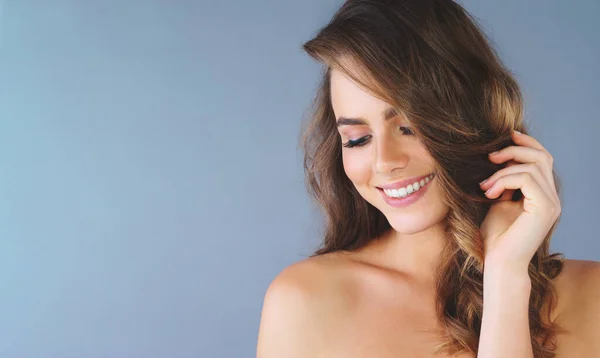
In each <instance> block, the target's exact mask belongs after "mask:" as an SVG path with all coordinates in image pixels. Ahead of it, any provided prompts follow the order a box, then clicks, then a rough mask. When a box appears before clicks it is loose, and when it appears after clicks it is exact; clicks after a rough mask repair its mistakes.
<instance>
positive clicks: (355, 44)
mask: <svg viewBox="0 0 600 358" xmlns="http://www.w3.org/2000/svg"><path fill="white" fill-rule="evenodd" d="M303 49H304V50H305V51H306V53H308V54H309V55H310V57H312V58H313V59H315V60H316V61H318V62H320V63H321V64H322V65H324V66H323V72H322V79H321V82H320V84H319V87H318V90H317V92H316V97H315V99H314V103H313V106H312V107H311V113H310V116H309V118H308V120H307V121H306V122H305V123H304V124H303V128H302V135H301V146H302V147H303V148H302V149H303V151H304V170H305V183H306V186H307V189H308V192H309V195H310V196H311V198H312V199H313V200H315V201H316V203H317V204H319V205H320V207H321V209H322V210H323V212H324V214H325V219H326V222H325V227H324V238H323V242H322V245H321V247H320V248H318V249H317V250H316V251H315V252H314V253H313V254H312V255H311V256H318V255H322V254H325V253H329V252H334V251H338V250H349V251H352V250H357V249H359V248H361V247H364V246H365V245H367V244H368V243H369V242H371V241H372V240H375V239H377V238H378V237H380V236H381V235H382V234H383V233H385V232H387V231H388V230H390V229H391V226H390V224H389V222H388V221H387V219H386V218H385V216H384V215H383V214H382V213H381V212H380V211H379V210H378V209H377V208H375V207H374V206H372V205H371V204H370V203H368V202H367V201H366V200H365V199H364V198H362V197H361V196H360V194H359V193H358V191H357V190H356V189H355V187H354V186H353V184H352V182H351V181H350V180H349V178H348V177H347V176H346V174H345V172H344V168H343V163H342V153H341V147H342V143H341V139H340V136H339V135H338V132H337V128H336V124H335V115H334V112H333V109H332V105H331V98H330V74H331V70H332V69H336V70H339V71H342V72H343V73H344V74H345V75H347V76H348V77H349V78H351V79H352V80H353V81H355V82H356V83H357V84H359V85H361V86H362V87H363V88H366V89H368V90H369V91H370V92H371V93H373V94H374V95H375V96H377V97H378V98H380V99H382V100H383V101H385V102H387V103H388V104H390V105H392V106H394V107H396V108H397V109H398V110H399V113H404V114H406V116H407V119H408V121H409V123H410V124H411V125H412V128H413V130H414V131H415V133H416V135H417V136H418V137H419V138H420V140H421V141H422V143H423V145H424V146H425V147H426V149H427V150H428V152H429V154H430V155H431V156H432V157H433V159H434V162H435V173H436V175H437V180H438V183H439V185H440V186H441V188H442V191H443V192H444V198H443V200H444V202H445V203H446V204H447V205H448V206H449V212H448V215H447V217H446V218H445V221H446V223H447V225H446V228H447V229H446V234H447V239H448V240H447V244H446V245H447V246H446V248H445V249H444V250H443V253H442V255H441V257H440V260H439V267H438V271H437V274H436V282H437V287H436V310H437V315H438V319H439V321H440V322H441V324H442V327H443V331H444V339H443V340H442V341H441V343H440V344H438V345H436V346H435V347H434V349H433V353H440V352H445V353H448V354H454V353H459V352H463V351H470V352H473V353H477V347H478V342H479V334H480V329H481V318H482V312H483V263H484V250H483V240H482V238H481V234H480V225H481V223H482V221H483V219H484V218H485V215H486V214H487V212H488V210H489V208H490V205H491V204H492V203H493V202H494V201H493V200H491V199H489V198H487V197H485V195H484V194H483V193H482V191H481V189H480V187H479V182H480V181H481V180H483V179H484V178H487V177H489V176H490V175H492V174H493V173H494V172H496V171H497V170H499V169H501V168H502V167H505V166H506V164H505V163H503V164H500V165H498V164H494V163H491V162H490V161H489V159H488V155H487V153H490V152H492V151H495V150H498V149H501V148H504V147H506V146H508V145H512V144H514V143H513V142H512V140H511V132H512V130H513V129H516V130H518V131H520V132H522V133H528V130H527V128H526V125H525V123H524V121H523V98H522V94H521V91H520V89H519V86H518V84H517V83H516V81H515V79H514V76H513V75H512V73H511V72H510V71H509V70H508V69H507V68H506V67H505V66H504V65H503V63H502V61H501V60H500V58H499V56H498V54H497V53H496V51H495V50H494V49H493V47H492V46H491V45H490V40H489V39H488V38H487V37H486V35H485V33H484V32H483V31H482V30H481V28H480V26H479V24H478V22H477V21H476V19H475V18H474V17H473V16H472V15H470V14H469V13H468V12H467V11H466V10H465V9H464V8H463V7H462V6H461V5H459V4H458V3H456V2H454V1H452V0H347V1H346V2H345V3H344V4H343V5H342V6H341V8H340V9H339V10H338V11H337V12H336V13H335V15H334V16H333V18H332V19H331V21H330V22H329V23H328V24H327V25H326V26H324V27H323V28H321V29H320V30H319V31H318V33H317V34H316V36H315V37H314V38H312V39H311V40H310V41H308V42H306V43H304V44H303ZM553 176H554V180H555V183H556V186H557V190H558V193H559V198H560V197H561V183H560V181H559V178H558V176H557V174H556V171H554V169H553ZM521 197H522V193H521V192H520V190H517V191H516V192H515V194H514V196H513V200H517V199H520V198H521ZM559 220H560V217H559ZM559 220H557V221H556V222H555V223H554V225H553V226H552V228H551V229H550V231H549V233H548V234H547V236H546V237H545V239H544V241H543V243H542V244H541V246H540V247H539V249H538V250H537V252H536V253H535V255H534V257H533V259H532V260H531V262H530V264H529V276H530V278H531V282H532V290H531V295H530V302H529V324H530V333H531V343H532V345H533V351H534V356H535V357H554V356H555V354H554V353H553V352H554V351H555V349H556V341H555V338H556V334H557V333H558V332H562V331H563V329H562V328H561V327H559V326H558V325H557V324H556V322H551V312H552V309H553V308H554V307H555V305H556V301H557V297H556V295H557V293H556V290H555V287H554V285H553V283H552V281H551V280H552V279H554V278H555V277H557V276H558V275H559V274H560V272H561V271H562V267H563V261H564V256H563V255H562V254H561V253H555V254H552V255H550V254H549V248H550V238H551V236H552V234H553V232H554V230H555V228H556V225H557V224H558V222H559ZM546 304H547V305H548V306H545V305H546ZM544 307H546V308H547V310H545V309H544ZM544 315H547V318H546V319H545V320H544V319H543V317H544Z"/></svg>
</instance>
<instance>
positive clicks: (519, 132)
mask: <svg viewBox="0 0 600 358" xmlns="http://www.w3.org/2000/svg"><path fill="white" fill-rule="evenodd" d="M514 132H515V133H517V134H523V133H521V132H519V131H517V130H515V131H514Z"/></svg>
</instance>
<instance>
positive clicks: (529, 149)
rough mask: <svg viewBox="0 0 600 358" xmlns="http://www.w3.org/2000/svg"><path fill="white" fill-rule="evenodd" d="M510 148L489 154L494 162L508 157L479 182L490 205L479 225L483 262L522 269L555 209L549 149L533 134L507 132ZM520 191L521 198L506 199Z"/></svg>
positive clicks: (557, 205) (558, 207) (557, 212)
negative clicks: (511, 143)
mask: <svg viewBox="0 0 600 358" xmlns="http://www.w3.org/2000/svg"><path fill="white" fill-rule="evenodd" d="M512 137H513V142H514V143H515V144H517V145H516V146H509V147H506V148H503V149H501V150H499V151H497V152H495V153H491V154H490V160H491V161H492V162H494V163H497V164H499V163H503V162H506V161H509V160H510V161H511V162H509V163H508V166H507V167H505V168H503V169H501V170H499V171H497V172H496V173H494V174H493V175H492V176H490V177H489V178H488V179H487V180H485V181H484V182H482V183H481V184H480V185H481V189H483V190H487V191H486V193H485V195H486V196H487V197H488V198H491V199H496V198H498V201H497V202H495V203H493V204H492V206H491V207H490V210H489V212H488V214H487V216H486V217H485V219H484V221H483V223H482V225H481V228H480V229H481V234H482V237H483V240H484V249H485V263H486V264H490V263H493V264H494V265H511V266H512V267H514V268H518V269H525V272H527V268H528V266H529V262H530V261H531V258H532V257H533V255H534V254H535V252H536V251H537V249H538V248H539V246H540V245H541V243H542V241H543V240H544V238H545V236H546V235H547V234H548V232H549V230H550V228H551V227H552V225H553V224H554V223H555V222H556V220H557V219H558V216H559V215H560V212H561V205H560V200H559V198H558V194H557V192H556V186H555V183H554V178H553V175H552V163H553V159H552V156H551V155H550V153H548V151H547V150H546V149H545V148H544V147H543V146H542V145H541V144H540V143H539V142H538V141H537V140H535V139H534V138H533V137H531V136H528V135H526V134H521V133H519V132H516V131H515V132H513V134H512ZM516 189H520V190H521V192H522V193H523V198H522V199H520V200H519V201H512V200H511V198H512V194H513V193H514V191H515V190H516Z"/></svg>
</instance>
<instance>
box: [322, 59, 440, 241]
mask: <svg viewBox="0 0 600 358" xmlns="http://www.w3.org/2000/svg"><path fill="white" fill-rule="evenodd" d="M331 101H332V106H333V110H334V113H335V117H336V121H337V122H338V131H339V134H340V136H341V139H342V144H343V145H344V147H342V159H343V165H344V171H345V172H346V175H347V176H348V178H349V179H350V180H351V181H352V183H353V184H354V186H355V187H356V189H357V191H358V192H359V193H360V195H361V196H362V197H363V198H364V199H365V200H367V201H368V202H369V203H371V205H373V206H375V207H376V208H377V209H379V210H380V211H381V212H382V213H383V214H384V215H385V216H386V218H387V219H388V221H389V223H390V225H391V226H392V227H393V228H394V230H396V231H397V232H399V233H402V234H414V233H419V232H422V231H424V230H426V229H428V228H430V227H432V226H434V225H436V224H439V223H440V222H442V221H443V219H444V218H445V217H446V214H447V213H448V207H447V206H446V205H445V204H444V203H443V201H442V194H443V193H442V191H441V188H440V186H439V185H438V182H437V178H436V177H435V176H434V177H433V179H431V180H430V181H429V182H427V181H426V180H425V179H423V181H421V178H423V177H425V176H427V175H429V174H432V173H433V171H434V161H433V158H432V157H431V156H430V155H429V153H428V152H427V150H426V149H425V147H424V146H423V145H422V144H421V141H420V140H419V138H417V137H416V136H415V135H413V132H412V131H411V128H410V126H409V123H408V122H407V121H406V120H405V119H404V118H403V116H402V114H396V113H394V112H393V111H391V112H390V111H388V108H389V107H390V106H389V105H388V104H387V103H385V102H383V101H381V100H380V99H378V98H376V97H373V96H372V95H371V94H369V93H368V92H366V91H364V90H363V89H362V88H361V87H359V86H357V85H356V84H355V83H354V82H352V81H351V80H350V79H349V78H347V77H346V76H345V75H343V74H342V73H341V72H339V71H337V70H333V71H332V74H331ZM386 114H387V115H386ZM386 117H389V118H386ZM340 118H346V119H347V118H351V119H360V120H362V121H364V123H363V124H361V123H360V120H359V121H358V123H356V122H357V121H348V120H342V121H341V122H342V123H347V124H342V123H340ZM348 122H350V123H348ZM349 140H351V141H355V142H357V143H356V144H357V145H356V146H354V147H351V148H350V147H347V146H346V145H347V144H348V143H349V142H348V141H349ZM361 144H362V145H361ZM411 178H412V179H411ZM406 179H411V180H410V182H411V183H414V182H419V189H418V190H417V191H414V189H415V187H412V189H409V188H408V186H407V185H406V184H403V185H401V187H403V188H404V189H406V192H403V191H402V190H401V189H400V190H399V191H398V192H396V193H391V194H392V195H403V194H408V192H411V191H413V193H412V194H408V195H407V196H405V197H404V198H403V199H393V198H390V199H386V198H387V194H386V193H385V191H384V190H382V189H381V188H382V187H386V186H389V185H391V184H394V183H397V182H400V181H404V180H406ZM421 183H424V184H425V185H424V186H423V187H421V185H420V184H421ZM411 186H412V185H411ZM415 199H416V200H415Z"/></svg>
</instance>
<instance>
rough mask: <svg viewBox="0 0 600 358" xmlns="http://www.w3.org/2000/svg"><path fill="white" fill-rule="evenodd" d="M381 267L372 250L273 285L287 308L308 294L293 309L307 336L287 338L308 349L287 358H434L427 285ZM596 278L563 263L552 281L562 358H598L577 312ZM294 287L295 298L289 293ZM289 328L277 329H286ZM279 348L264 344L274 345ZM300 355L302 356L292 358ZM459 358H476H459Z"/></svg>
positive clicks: (466, 357)
mask: <svg viewBox="0 0 600 358" xmlns="http://www.w3.org/2000/svg"><path fill="white" fill-rule="evenodd" d="M376 260H377V258H376V257H375V256H374V255H373V254H372V252H371V251H369V248H368V247H367V249H366V250H361V251H358V252H348V251H340V252H334V253H330V254H326V255H322V256H318V257H313V258H307V259H305V260H302V261H300V262H298V263H295V264H293V265H291V266H289V267H288V268H286V269H285V270H284V271H283V272H282V273H281V274H280V275H279V276H278V277H277V279H276V280H274V281H273V283H272V286H271V287H270V288H269V289H270V290H271V291H280V293H281V295H282V296H283V295H286V296H287V299H288V300H289V299H291V298H292V297H294V296H296V294H295V293H294V292H296V293H297V291H296V290H297V289H300V290H301V291H302V292H303V293H304V295H301V297H303V299H305V301H304V304H303V305H301V306H299V307H296V308H299V311H300V312H302V316H303V317H304V321H305V322H304V323H305V325H304V326H303V327H304V329H305V331H302V330H293V331H292V330H290V331H289V332H290V333H292V332H293V337H290V340H293V341H295V342H298V341H303V342H305V343H306V344H303V345H300V346H299V347H296V348H295V349H294V353H290V354H292V355H286V357H296V356H297V357H331V358H336V357H340V358H341V357H344V358H353V357H357V358H358V357H377V358H387V357H390V358H392V357H434V356H433V355H431V353H430V349H431V347H433V346H434V345H435V344H436V343H437V342H439V341H438V340H436V337H437V334H440V333H441V332H440V325H439V323H438V322H437V319H436V316H435V306H434V294H433V289H432V287H431V285H430V283H424V282H419V281H418V280H417V279H415V277H413V276H411V275H410V274H406V273H402V272H398V271H395V270H393V269H392V270H391V269H388V268H385V267H381V266H380V265H378V264H377V263H376ZM593 273H595V274H596V275H597V274H598V273H600V265H599V264H598V263H597V262H594V261H584V260H566V261H565V266H564V270H563V273H562V274H561V275H559V276H558V277H557V278H556V279H555V280H554V282H555V285H556V289H557V292H558V298H559V299H558V305H557V307H556V308H555V309H554V310H553V312H552V315H551V317H552V319H555V318H556V317H558V319H557V322H558V323H559V324H561V325H562V326H563V327H564V328H565V329H567V330H568V331H570V333H569V334H561V335H559V336H558V337H557V339H558V340H557V351H556V353H557V357H559V358H560V357H584V356H591V355H590V354H591V353H592V352H598V351H596V350H593V349H597V347H596V348H594V347H593V346H592V345H593V344H597V343H594V342H592V341H591V340H592V337H593V335H594V334H595V333H593V331H589V330H591V329H596V330H597V328H593V327H590V326H589V324H588V325H587V326H586V325H585V322H584V321H583V319H584V318H583V317H585V315H584V314H582V312H581V310H582V308H581V307H578V302H580V301H581V297H582V296H581V295H585V294H586V293H589V292H593V291H594V290H595V291H596V292H598V289H597V286H596V287H591V286H590V283H593V282H594V281H593V280H592V279H590V277H591V275H592V274H593ZM274 285H278V286H279V287H274ZM290 285H292V286H294V288H295V289H296V290H294V289H290ZM277 296H279V295H278V294H277V292H275V294H273V295H271V297H268V295H267V298H266V299H265V304H266V303H268V302H274V301H277ZM282 309H283V310H285V309H289V307H282ZM271 313H272V311H271ZM271 313H269V312H263V317H262V321H265V320H268V319H269V317H270V316H271ZM307 314H308V315H309V316H307ZM278 318H280V319H286V318H284V317H283V316H279V317H278ZM278 318H276V317H273V318H272V319H278ZM288 323H289V322H285V323H284V322H282V323H281V325H278V324H274V325H272V327H277V326H279V327H286V325H287V324H288ZM588 323H589V322H588ZM277 334H278V335H285V334H286V333H285V332H281V331H279V332H278V333H277ZM270 335H271V333H270V329H269V327H266V328H265V327H263V326H261V329H260V333H259V344H258V357H259V358H262V357H265V358H267V357H271V356H270V355H268V353H267V351H268V349H267V348H266V346H263V345H262V344H261V343H262V342H265V340H264V338H266V337H267V336H270ZM311 337H313V338H311ZM261 338H262V340H261ZM277 341H279V342H284V341H286V339H285V338H282V339H281V340H277ZM277 341H275V340H271V341H269V343H267V344H277V343H276V342H277ZM263 351H264V352H265V353H264V354H263V353H261V352H263ZM296 353H297V354H298V355H293V354H296ZM435 357H448V356H444V355H437V356H435ZM454 357H457V358H470V357H474V355H472V354H469V353H462V354H460V355H455V356H454Z"/></svg>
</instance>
